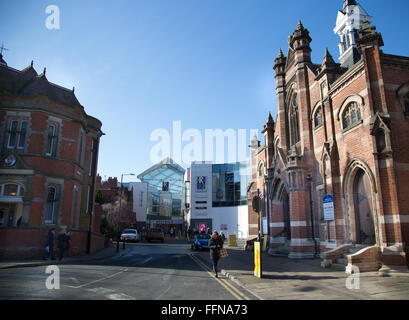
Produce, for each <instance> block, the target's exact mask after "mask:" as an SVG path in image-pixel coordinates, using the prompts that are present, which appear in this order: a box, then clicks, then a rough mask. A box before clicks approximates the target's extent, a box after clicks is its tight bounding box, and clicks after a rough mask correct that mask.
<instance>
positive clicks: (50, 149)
mask: <svg viewBox="0 0 409 320" xmlns="http://www.w3.org/2000/svg"><path fill="white" fill-rule="evenodd" d="M47 135H48V137H47V149H46V155H47V156H51V157H52V156H55V154H56V145H57V126H56V125H50V126H48V129H47Z"/></svg>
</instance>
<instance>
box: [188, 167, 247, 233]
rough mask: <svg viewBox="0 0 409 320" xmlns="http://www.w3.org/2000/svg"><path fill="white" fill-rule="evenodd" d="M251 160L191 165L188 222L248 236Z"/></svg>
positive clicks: (194, 225)
mask: <svg viewBox="0 0 409 320" xmlns="http://www.w3.org/2000/svg"><path fill="white" fill-rule="evenodd" d="M249 179H250V175H249V164H248V162H238V163H233V164H212V163H211V162H193V163H192V165H191V168H190V181H189V185H190V204H189V207H190V210H189V215H188V216H187V217H188V224H189V226H190V227H191V228H192V229H196V230H198V231H199V232H200V231H202V230H205V231H207V230H208V228H209V229H210V230H217V231H223V233H224V234H226V235H233V234H234V235H236V237H237V238H240V239H243V238H247V237H248V204H247V187H248V183H249Z"/></svg>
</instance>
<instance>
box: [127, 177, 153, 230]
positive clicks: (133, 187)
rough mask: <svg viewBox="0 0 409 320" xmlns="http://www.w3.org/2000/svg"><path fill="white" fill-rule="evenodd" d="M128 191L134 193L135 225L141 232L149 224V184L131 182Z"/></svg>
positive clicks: (133, 210)
mask: <svg viewBox="0 0 409 320" xmlns="http://www.w3.org/2000/svg"><path fill="white" fill-rule="evenodd" d="M128 190H129V192H131V193H132V204H131V206H132V212H133V214H135V224H136V226H137V228H138V229H139V230H140V229H141V228H143V227H145V226H146V222H147V217H146V215H147V211H146V210H147V201H148V183H147V182H130V183H128Z"/></svg>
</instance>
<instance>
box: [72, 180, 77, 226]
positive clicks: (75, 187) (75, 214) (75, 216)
mask: <svg viewBox="0 0 409 320" xmlns="http://www.w3.org/2000/svg"><path fill="white" fill-rule="evenodd" d="M73 211H74V212H73V226H74V227H76V226H77V220H78V187H77V186H74V208H73Z"/></svg>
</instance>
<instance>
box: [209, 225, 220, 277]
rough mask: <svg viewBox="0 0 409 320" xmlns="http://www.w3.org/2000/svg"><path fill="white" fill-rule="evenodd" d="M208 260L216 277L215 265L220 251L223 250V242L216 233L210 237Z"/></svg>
mask: <svg viewBox="0 0 409 320" xmlns="http://www.w3.org/2000/svg"><path fill="white" fill-rule="evenodd" d="M209 248H210V258H211V259H212V261H213V271H214V273H215V275H216V278H217V277H218V270H217V264H218V263H219V260H220V249H221V248H223V241H222V239H221V238H220V236H219V234H218V233H217V231H213V234H212V237H211V238H210V240H209Z"/></svg>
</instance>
